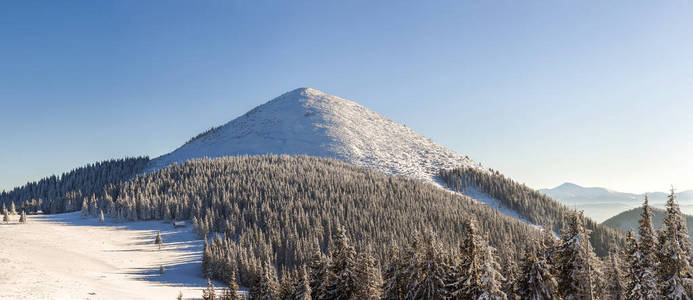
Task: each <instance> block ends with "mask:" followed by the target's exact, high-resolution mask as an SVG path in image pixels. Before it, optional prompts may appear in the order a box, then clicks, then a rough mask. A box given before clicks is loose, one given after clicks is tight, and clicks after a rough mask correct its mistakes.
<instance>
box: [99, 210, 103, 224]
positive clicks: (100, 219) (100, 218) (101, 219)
mask: <svg viewBox="0 0 693 300" xmlns="http://www.w3.org/2000/svg"><path fill="white" fill-rule="evenodd" d="M103 221H104V217H103V210H101V209H99V223H103Z"/></svg>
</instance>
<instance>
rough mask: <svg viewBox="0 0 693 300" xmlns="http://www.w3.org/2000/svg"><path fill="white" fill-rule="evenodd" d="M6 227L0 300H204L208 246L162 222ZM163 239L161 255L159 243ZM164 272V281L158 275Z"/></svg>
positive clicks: (70, 218)
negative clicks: (203, 271) (156, 242)
mask: <svg viewBox="0 0 693 300" xmlns="http://www.w3.org/2000/svg"><path fill="white" fill-rule="evenodd" d="M17 218H18V216H12V221H11V222H10V223H9V224H7V223H1V224H0V240H2V241H3V246H2V247H0V262H1V264H0V265H2V267H3V272H0V299H8V300H9V299H12V300H16V299H148V300H149V299H175V298H176V296H178V293H183V295H184V299H199V297H200V295H201V294H202V291H201V290H202V289H203V288H204V287H206V280H205V279H204V276H203V275H202V274H201V271H200V259H201V252H202V241H201V240H199V239H197V236H196V235H195V234H193V233H192V232H191V228H190V227H188V228H173V227H172V226H171V225H170V224H166V223H162V222H161V221H143V222H127V223H116V222H113V221H112V220H108V219H107V220H106V222H104V223H103V224H102V223H99V222H98V221H97V218H94V217H90V218H82V217H81V216H80V213H79V212H74V213H66V214H56V215H38V216H28V218H29V221H28V223H27V224H22V225H19V224H17ZM157 232H161V236H162V237H163V239H164V244H163V246H162V247H161V248H158V247H157V246H156V245H154V243H153V241H154V238H155V236H156V234H157ZM161 265H163V266H165V272H164V274H160V273H159V267H160V266H161Z"/></svg>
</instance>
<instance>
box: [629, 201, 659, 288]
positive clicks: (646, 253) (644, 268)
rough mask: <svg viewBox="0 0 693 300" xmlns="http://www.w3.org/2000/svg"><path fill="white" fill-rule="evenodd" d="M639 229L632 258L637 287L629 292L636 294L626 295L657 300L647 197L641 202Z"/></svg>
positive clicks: (654, 243) (653, 236) (654, 248)
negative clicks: (638, 238) (636, 248)
mask: <svg viewBox="0 0 693 300" xmlns="http://www.w3.org/2000/svg"><path fill="white" fill-rule="evenodd" d="M639 223H640V227H639V229H638V233H639V235H640V240H639V241H638V243H637V247H638V251H637V253H636V255H637V256H636V257H633V260H634V261H633V262H632V264H633V266H632V268H633V269H634V277H635V278H634V281H635V283H636V284H637V285H638V286H635V287H634V288H633V290H631V291H629V292H637V294H632V295H628V297H632V298H631V299H636V298H639V299H647V300H650V299H659V298H661V293H660V292H659V290H660V289H659V285H658V280H657V257H656V251H657V248H658V246H657V236H656V233H655V230H654V226H653V225H652V209H651V208H650V206H649V202H648V199H647V196H645V201H644V202H643V206H642V212H641V213H640V221H639Z"/></svg>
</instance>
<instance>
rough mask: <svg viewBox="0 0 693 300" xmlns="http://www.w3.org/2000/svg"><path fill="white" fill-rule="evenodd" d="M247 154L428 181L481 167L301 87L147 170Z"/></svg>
mask: <svg viewBox="0 0 693 300" xmlns="http://www.w3.org/2000/svg"><path fill="white" fill-rule="evenodd" d="M245 154H247V155H257V154H305V155H310V156H318V157H328V158H336V159H339V160H342V161H345V162H347V163H350V164H353V165H357V166H367V167H370V168H373V169H375V170H378V171H380V172H383V173H385V174H393V175H404V176H407V177H411V178H416V179H423V180H426V181H432V180H433V177H434V176H435V173H436V172H437V171H438V170H439V169H441V168H452V167H461V166H465V167H478V168H480V165H479V164H477V163H474V162H473V161H471V160H470V159H469V158H466V157H463V156H461V155H459V154H457V153H456V152H454V151H452V150H450V149H448V148H446V147H444V146H441V145H439V144H436V143H434V142H433V141H431V140H430V139H428V138H426V137H424V136H422V135H420V134H418V133H416V132H414V131H413V130H411V129H409V128H407V127H405V126H403V125H401V124H398V123H396V122H393V121H391V120H389V119H387V118H385V117H384V116H382V115H380V114H378V113H376V112H373V111H371V110H368V109H367V108H365V107H363V106H361V105H359V104H357V103H355V102H352V101H349V100H345V99H342V98H339V97H336V96H332V95H328V94H325V93H323V92H320V91H318V90H315V89H311V88H299V89H296V90H293V91H291V92H288V93H285V94H283V95H281V96H279V97H277V98H275V99H273V100H271V101H269V102H267V103H265V104H263V105H260V106H258V107H256V108H254V109H253V110H251V111H249V112H248V113H246V114H245V115H243V116H241V117H239V118H237V119H235V120H233V121H231V122H228V123H227V124H225V125H223V126H220V127H217V128H214V129H212V130H209V131H208V132H205V133H203V134H201V135H199V136H197V137H195V138H193V139H192V140H191V141H189V142H187V143H186V144H184V145H183V146H181V147H180V148H178V149H176V150H175V151H173V152H171V153H169V154H166V155H163V156H161V157H158V158H156V159H153V160H152V161H151V162H150V164H149V170H150V171H151V170H156V169H160V168H163V167H165V166H168V165H170V164H172V163H174V162H176V163H182V162H184V161H187V160H190V159H195V158H202V157H210V158H214V157H220V156H230V155H245Z"/></svg>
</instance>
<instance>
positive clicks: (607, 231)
mask: <svg viewBox="0 0 693 300" xmlns="http://www.w3.org/2000/svg"><path fill="white" fill-rule="evenodd" d="M439 177H440V178H441V180H442V181H443V182H444V183H445V185H446V186H447V187H448V188H450V189H452V190H454V191H458V192H461V193H464V192H465V191H466V190H467V189H480V190H481V191H482V192H484V193H486V194H488V195H490V196H491V197H493V198H495V199H497V200H498V201H500V202H501V203H502V204H503V206H505V207H507V208H510V209H511V210H513V211H515V212H517V213H518V214H519V215H520V216H522V217H524V218H525V219H527V220H529V221H530V222H532V223H533V224H537V225H541V226H543V227H545V228H551V229H552V230H553V232H556V233H558V232H560V230H561V229H562V228H563V226H564V224H565V220H567V217H568V215H569V214H570V212H571V210H570V209H569V208H568V207H566V206H565V205H563V204H561V203H559V202H558V201H555V200H553V199H551V198H550V197H548V196H546V195H544V194H542V193H539V192H538V191H536V190H533V189H531V188H528V187H527V186H525V185H524V184H520V183H517V182H515V181H514V180H512V179H510V178H506V177H505V176H503V175H502V174H500V173H499V172H498V171H493V170H488V171H486V170H479V169H476V168H457V169H451V170H440V172H439ZM585 226H586V227H587V229H589V230H590V231H591V235H590V237H591V240H592V244H593V246H594V248H595V251H596V253H597V254H598V255H599V256H602V257H603V256H606V255H607V254H608V253H609V249H611V248H617V247H621V246H623V244H624V235H623V234H622V233H620V232H619V231H617V230H614V229H613V228H609V227H607V226H603V225H600V224H597V223H596V222H594V221H592V220H591V219H589V218H587V219H586V222H585Z"/></svg>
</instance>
